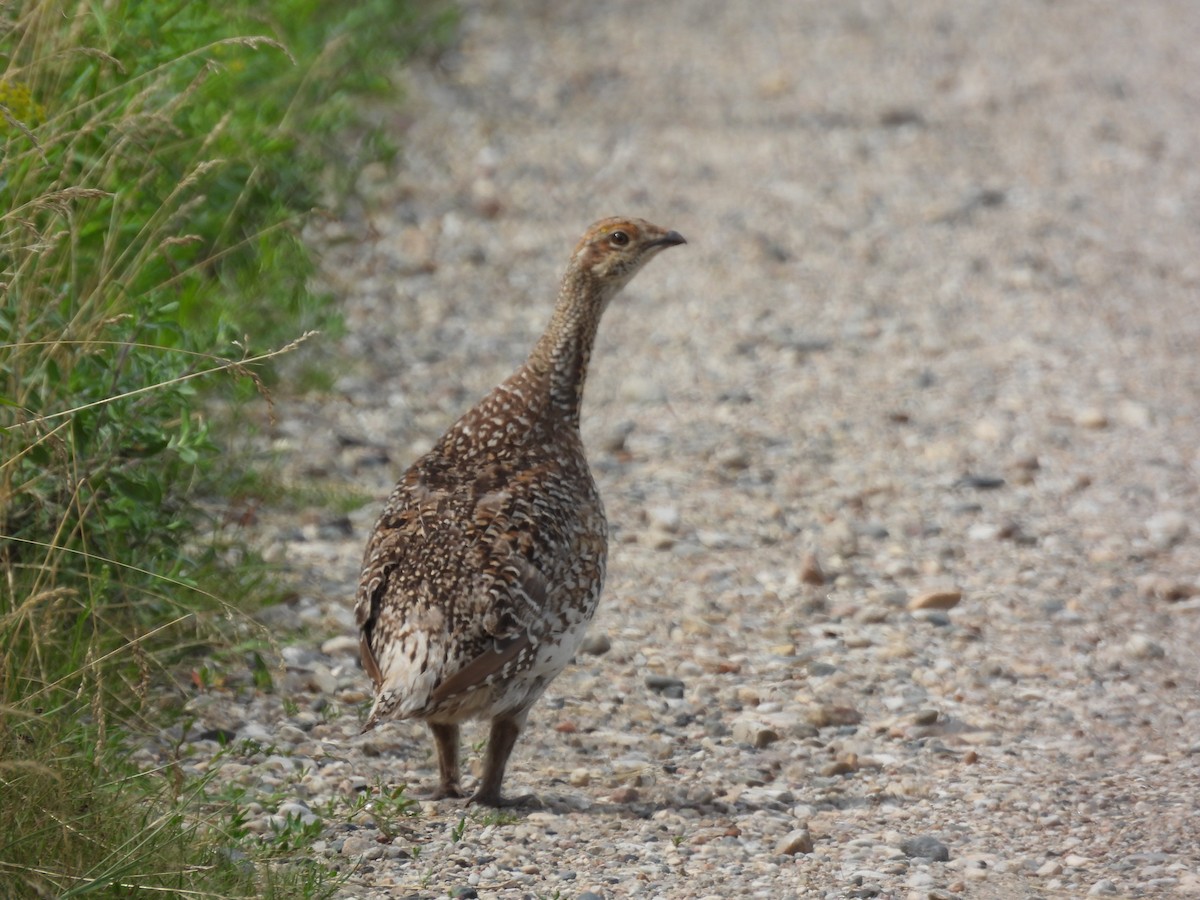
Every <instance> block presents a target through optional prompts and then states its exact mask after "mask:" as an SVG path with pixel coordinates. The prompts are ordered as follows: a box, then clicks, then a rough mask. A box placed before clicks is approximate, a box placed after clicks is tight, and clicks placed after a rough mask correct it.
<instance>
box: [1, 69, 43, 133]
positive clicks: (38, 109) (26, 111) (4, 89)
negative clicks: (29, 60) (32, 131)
mask: <svg viewBox="0 0 1200 900" xmlns="http://www.w3.org/2000/svg"><path fill="white" fill-rule="evenodd" d="M0 106H2V107H4V112H0V134H8V133H9V132H10V131H12V130H14V129H13V124H12V122H11V121H10V118H9V117H10V116H11V117H12V119H15V120H16V121H18V122H20V123H21V124H22V125H24V126H25V127H26V128H32V127H33V126H35V125H38V124H40V123H41V122H42V120H43V119H45V117H46V108H45V107H44V106H42V104H40V103H38V102H37V101H36V100H34V99H33V94H32V93H30V91H29V85H27V84H25V83H24V82H21V81H8V80H7V79H0ZM5 113H7V115H6V114H5Z"/></svg>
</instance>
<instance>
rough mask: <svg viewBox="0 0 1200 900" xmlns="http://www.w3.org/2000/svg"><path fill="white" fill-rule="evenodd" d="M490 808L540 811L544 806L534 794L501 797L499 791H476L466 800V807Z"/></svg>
mask: <svg viewBox="0 0 1200 900" xmlns="http://www.w3.org/2000/svg"><path fill="white" fill-rule="evenodd" d="M476 804H478V805H480V806H491V807H494V808H496V809H514V808H516V807H520V806H525V807H529V808H531V809H541V808H542V807H543V806H545V804H544V803H542V801H541V800H539V799H538V797H537V795H536V794H521V796H519V797H503V796H501V795H500V792H499V791H495V792H494V793H485V792H483V791H476V792H475V793H474V794H472V795H471V797H470V799H469V800H467V805H468V806H474V805H476Z"/></svg>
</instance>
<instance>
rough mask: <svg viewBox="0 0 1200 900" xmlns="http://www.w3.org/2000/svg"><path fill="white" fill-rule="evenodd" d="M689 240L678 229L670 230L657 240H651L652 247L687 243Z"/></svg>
mask: <svg viewBox="0 0 1200 900" xmlns="http://www.w3.org/2000/svg"><path fill="white" fill-rule="evenodd" d="M686 243H687V240H686V239H685V238H684V236H683V235H682V234H680V233H679V232H678V231H668V232H667V233H666V234H664V235H663V236H662V237H660V238H659V239H658V240H657V241H651V242H650V246H651V247H676V246H678V245H679V244H686Z"/></svg>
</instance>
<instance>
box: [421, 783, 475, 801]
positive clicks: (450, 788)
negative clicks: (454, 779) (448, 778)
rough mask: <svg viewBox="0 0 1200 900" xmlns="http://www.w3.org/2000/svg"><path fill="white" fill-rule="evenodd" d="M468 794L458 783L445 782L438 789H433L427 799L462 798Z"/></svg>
mask: <svg viewBox="0 0 1200 900" xmlns="http://www.w3.org/2000/svg"><path fill="white" fill-rule="evenodd" d="M465 796H467V795H466V792H465V791H463V789H462V788H460V787H459V786H458V785H457V784H443V785H441V786H440V787H438V788H437V789H436V790H434V791H432V792H431V793H430V794H429V796H428V797H427V798H426V799H427V800H461V799H462V798H463V797H465Z"/></svg>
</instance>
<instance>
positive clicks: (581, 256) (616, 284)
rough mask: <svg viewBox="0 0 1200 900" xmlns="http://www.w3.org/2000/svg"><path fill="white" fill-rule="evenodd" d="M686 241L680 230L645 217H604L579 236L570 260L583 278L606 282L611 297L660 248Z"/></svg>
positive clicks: (600, 282)
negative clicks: (650, 221) (653, 222)
mask: <svg viewBox="0 0 1200 900" xmlns="http://www.w3.org/2000/svg"><path fill="white" fill-rule="evenodd" d="M686 243H687V241H685V240H684V238H683V235H681V234H680V233H679V232H678V231H668V230H667V229H665V228H659V227H658V226H657V225H652V224H650V223H649V222H647V221H645V220H644V219H623V218H619V217H618V218H612V219H601V220H600V221H599V222H597V223H595V224H594V225H592V227H591V228H589V229H588V230H587V232H586V233H585V234H584V235H583V237H582V238H581V239H580V241H579V244H578V245H577V246H576V247H575V253H574V254H573V255H572V257H571V263H572V267H573V268H574V269H575V270H576V271H578V272H579V273H580V274H581V275H582V276H583V277H584V278H586V279H588V280H589V281H592V282H593V283H595V284H599V285H603V286H604V287H605V288H606V289H607V290H606V291H605V293H607V295H608V296H609V297H611V296H612V295H614V294H616V292H617V291H619V290H620V289H621V288H623V287H624V286H625V285H626V284H628V283H629V279H631V278H632V277H633V276H634V275H635V274H636V273H637V271H638V270H639V269H641V268H642V266H644V265H645V264H646V263H648V262H649V261H650V260H651V259H653V258H654V257H655V256H656V255H658V252H659V251H660V250H663V249H665V248H667V247H674V246H676V245H678V244H686Z"/></svg>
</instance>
